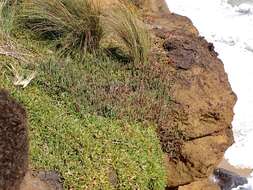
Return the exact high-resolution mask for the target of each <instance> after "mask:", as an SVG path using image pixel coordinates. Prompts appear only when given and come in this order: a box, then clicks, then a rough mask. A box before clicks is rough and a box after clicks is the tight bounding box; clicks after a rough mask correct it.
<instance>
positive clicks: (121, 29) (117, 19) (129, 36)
mask: <svg viewBox="0 0 253 190" xmlns="http://www.w3.org/2000/svg"><path fill="white" fill-rule="evenodd" d="M105 21H106V24H105V25H106V26H107V32H108V33H109V34H113V38H114V39H115V40H116V41H117V42H118V43H119V44H121V45H122V46H123V51H125V52H126V54H127V55H128V56H129V57H130V59H131V60H132V62H133V63H134V65H138V64H140V63H141V64H145V63H147V62H148V54H149V50H150V46H151V43H150V41H151V40H150V35H149V31H148V30H147V28H146V26H145V24H144V23H143V22H142V21H141V20H140V19H138V16H137V13H136V12H135V9H134V7H132V6H131V5H130V4H127V3H125V2H123V1H122V2H121V3H119V4H117V5H116V6H115V7H114V8H113V9H112V11H111V12H110V13H109V14H108V15H106V17H105Z"/></svg>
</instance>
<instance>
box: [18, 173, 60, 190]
mask: <svg viewBox="0 0 253 190" xmlns="http://www.w3.org/2000/svg"><path fill="white" fill-rule="evenodd" d="M20 190H63V185H62V181H61V179H60V177H59V175H58V174H57V173H56V172H44V171H43V172H42V171H41V172H34V171H29V172H27V173H26V176H25V178H24V180H23V182H22V184H21V188H20Z"/></svg>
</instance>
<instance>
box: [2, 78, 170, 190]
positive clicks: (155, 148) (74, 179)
mask: <svg viewBox="0 0 253 190" xmlns="http://www.w3.org/2000/svg"><path fill="white" fill-rule="evenodd" d="M1 81H5V80H1ZM6 84H7V83H6V82H5V83H2V84H1V86H2V87H5V88H6V87H7V88H8V89H10V85H6ZM8 86H9V87H8ZM11 90H12V92H13V95H14V96H15V97H16V98H17V99H18V100H19V101H21V102H22V103H23V104H24V105H25V106H26V107H27V109H28V116H29V129H30V141H31V150H30V153H31V164H32V166H33V167H34V169H43V170H44V169H46V170H52V169H54V170H57V171H59V172H60V173H61V175H62V176H63V178H64V184H65V188H66V189H76V190H79V189H80V190H83V189H94V190H95V189H154V190H159V189H161V190H162V189H164V186H165V178H164V177H165V171H164V168H163V153H162V151H161V149H160V146H159V140H158V139H157V137H156V133H155V131H154V129H153V128H152V127H146V128H143V127H141V126H140V125H138V124H132V125H129V124H127V123H126V122H122V121H121V122H119V121H112V120H110V119H105V118H102V117H96V116H89V115H86V116H85V117H82V119H80V117H78V116H77V115H76V114H74V113H73V112H72V111H69V110H68V109H66V107H64V106H63V105H62V104H61V102H59V101H55V100H53V99H52V98H50V97H49V96H48V95H46V94H45V93H44V92H43V91H41V90H39V88H37V87H36V86H35V85H33V86H30V87H28V88H26V89H24V90H16V89H14V88H11Z"/></svg>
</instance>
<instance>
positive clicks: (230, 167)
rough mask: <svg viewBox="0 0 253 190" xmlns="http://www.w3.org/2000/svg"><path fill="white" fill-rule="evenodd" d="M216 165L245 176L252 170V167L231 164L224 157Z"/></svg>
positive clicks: (248, 175) (249, 174)
mask: <svg viewBox="0 0 253 190" xmlns="http://www.w3.org/2000/svg"><path fill="white" fill-rule="evenodd" d="M218 167H219V168H223V169H226V170H229V171H231V172H234V173H236V174H238V175H240V176H242V177H247V178H248V177H250V176H251V173H252V172H253V169H252V168H240V167H236V166H233V165H231V164H230V163H229V161H228V160H227V159H225V158H224V159H223V160H222V161H221V163H220V164H219V165H218Z"/></svg>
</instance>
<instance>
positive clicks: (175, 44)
mask: <svg viewBox="0 0 253 190" xmlns="http://www.w3.org/2000/svg"><path fill="white" fill-rule="evenodd" d="M151 12H152V10H151ZM145 22H146V23H147V24H148V25H149V27H150V29H151V31H152V32H153V34H154V36H155V37H154V38H155V40H156V49H155V51H156V52H160V54H161V55H165V57H166V58H165V59H163V61H164V60H166V61H164V64H167V67H168V68H169V69H168V70H169V72H168V76H169V77H170V79H171V84H172V85H171V89H170V98H171V111H170V113H169V116H170V122H169V123H166V124H165V125H164V126H163V127H162V128H161V129H160V134H159V135H160V138H161V143H162V146H163V150H164V151H165V152H167V157H166V165H167V171H168V172H167V173H168V175H167V176H168V179H167V182H168V188H169V187H170V188H172V187H178V186H182V185H185V184H191V183H193V182H196V181H197V183H193V184H192V185H194V187H195V186H196V184H199V181H202V180H205V179H207V178H208V177H209V176H210V175H211V174H212V172H213V170H214V169H215V168H216V167H217V166H218V164H219V163H220V161H221V160H222V159H223V156H224V153H225V151H226V150H227V148H228V147H229V146H231V145H232V143H233V133H232V126H231V123H232V120H233V115H234V112H233V108H234V105H235V103H236V100H237V98H236V95H235V93H234V92H233V91H232V89H231V86H230V84H229V81H228V76H227V74H226V72H225V70H224V65H223V63H222V61H221V60H220V59H219V58H218V53H217V52H215V51H214V46H213V44H211V43H208V42H207V41H206V40H205V39H204V37H201V36H199V33H198V30H197V29H196V28H195V27H194V26H193V24H192V22H191V21H190V20H189V19H188V18H186V17H183V16H180V15H177V14H173V13H170V14H156V12H154V11H153V12H152V13H151V14H146V17H145ZM167 131H173V133H172V136H173V134H175V136H176V134H180V135H179V136H180V137H179V138H180V140H179V141H177V142H176V141H175V142H176V143H177V145H176V146H177V151H176V153H175V154H174V153H171V152H170V150H169V149H170V148H171V147H169V148H168V147H166V146H167V145H168V144H173V143H174V144H175V142H173V140H171V139H173V138H171V137H170V138H169V137H168V136H167ZM170 135H171V133H170ZM196 189H199V188H196Z"/></svg>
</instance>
